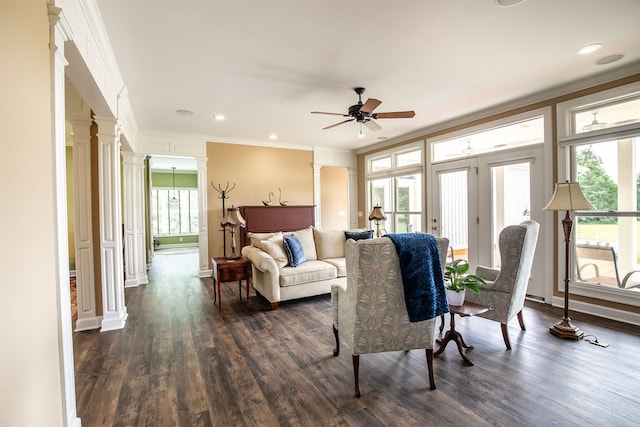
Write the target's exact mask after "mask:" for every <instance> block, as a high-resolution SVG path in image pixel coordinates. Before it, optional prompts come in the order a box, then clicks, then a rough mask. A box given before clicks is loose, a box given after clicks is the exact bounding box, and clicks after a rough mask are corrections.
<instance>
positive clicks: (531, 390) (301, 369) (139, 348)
mask: <svg viewBox="0 0 640 427" xmlns="http://www.w3.org/2000/svg"><path fill="white" fill-rule="evenodd" d="M197 256H198V255H197V254H186V255H158V256H156V257H155V258H154V260H153V266H152V269H151V271H150V280H149V284H148V285H144V286H140V287H138V288H131V289H127V290H126V302H127V303H126V305H127V308H128V311H129V318H128V320H127V324H126V327H125V328H124V329H123V330H119V331H111V332H104V333H100V332H97V331H92V332H77V333H75V334H74V351H75V353H74V354H75V366H76V393H77V402H78V414H79V416H80V417H81V419H82V425H83V426H85V427H87V426H88V427H91V426H111V425H114V426H209V425H216V426H324V425H326V426H336V425H339V426H414V425H415V426H417V425H445V426H485V425H487V426H488V425H499V426H516V425H517V426H549V425H556V426H574V425H575V426H577V425H580V426H631V425H634V426H637V425H638V420H640V392H639V390H640V369H639V366H640V362H639V361H638V358H639V357H638V352H639V350H640V340H639V339H638V336H639V335H640V331H639V330H638V328H636V327H632V326H629V325H624V324H620V323H615V322H609V321H604V320H602V319H598V318H594V317H591V316H586V315H581V314H577V313H576V314H574V315H573V317H572V319H573V320H574V322H575V323H576V324H578V325H579V326H580V328H581V329H583V330H584V332H585V334H586V335H587V337H586V338H587V339H591V338H592V335H595V336H597V338H598V340H599V341H601V342H606V343H608V344H609V347H608V348H601V347H598V346H595V345H592V344H589V343H588V342H587V340H582V341H579V342H576V341H566V340H561V339H559V338H556V337H554V336H552V335H551V334H549V333H548V331H547V328H548V326H549V325H550V324H552V323H554V322H555V321H557V320H559V319H560V317H561V310H558V309H550V308H548V307H547V306H543V305H541V304H536V303H527V308H526V309H525V313H524V320H525V323H526V325H527V331H526V332H520V330H519V327H518V322H517V321H516V320H515V319H514V320H513V322H512V324H511V325H510V327H509V331H510V335H511V344H512V346H513V350H512V351H509V352H507V351H505V349H504V343H503V341H502V335H501V332H500V325H499V324H498V323H495V322H492V321H489V320H485V319H482V318H464V319H457V321H456V329H457V330H459V331H460V332H461V333H462V335H463V337H464V338H465V340H466V341H467V343H468V344H471V345H474V346H475V350H473V351H469V352H468V356H469V358H470V359H471V360H472V361H473V362H474V363H475V366H471V367H467V366H463V364H462V359H461V358H460V356H459V354H458V352H457V350H456V348H455V346H452V345H451V344H449V346H448V347H447V349H446V350H445V352H444V353H443V354H442V355H441V356H440V357H439V358H436V359H435V360H434V370H435V378H436V385H437V390H434V391H430V390H429V382H428V376H427V367H426V360H425V353H424V351H411V352H408V353H406V354H405V353H404V352H389V353H381V354H371V355H363V356H361V358H360V389H361V391H362V397H361V398H360V399H356V398H354V397H353V376H352V367H351V357H350V351H349V349H348V348H347V347H345V346H343V347H342V348H341V354H340V356H338V357H335V358H334V357H333V356H332V350H333V347H334V344H335V341H334V338H333V334H332V330H331V304H330V297H329V296H328V295H327V296H321V297H316V298H310V299H304V300H299V301H294V302H288V303H282V304H280V308H279V309H278V310H276V311H271V310H270V306H269V304H268V303H267V302H266V301H265V300H263V299H262V298H261V297H258V296H255V295H253V296H252V297H251V304H252V305H251V308H249V309H247V308H246V306H245V305H244V302H243V303H242V304H241V303H240V302H239V300H238V286H237V284H232V283H228V284H223V299H222V303H223V311H222V315H220V314H218V309H217V307H215V306H214V305H213V289H212V283H211V279H206V280H205V279H199V278H198V277H197V273H196V271H197V263H198V259H197ZM447 319H448V316H447ZM447 326H448V325H447Z"/></svg>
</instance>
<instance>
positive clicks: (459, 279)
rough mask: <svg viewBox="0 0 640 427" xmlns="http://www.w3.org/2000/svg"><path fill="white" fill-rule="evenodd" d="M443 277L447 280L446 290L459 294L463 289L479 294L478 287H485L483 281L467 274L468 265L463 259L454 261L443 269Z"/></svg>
mask: <svg viewBox="0 0 640 427" xmlns="http://www.w3.org/2000/svg"><path fill="white" fill-rule="evenodd" d="M445 270H446V271H445V273H444V277H445V279H447V281H448V282H446V287H447V289H450V290H452V291H455V292H461V291H462V290H463V289H464V288H467V289H469V290H471V291H472V292H475V293H478V292H480V288H479V287H478V285H485V284H486V283H485V281H484V280H483V279H482V278H481V277H478V276H476V275H475V274H467V271H469V263H468V262H467V261H466V260H464V259H456V260H454V261H453V262H451V264H449V265H447V266H446V267H445Z"/></svg>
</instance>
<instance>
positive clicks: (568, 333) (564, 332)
mask: <svg viewBox="0 0 640 427" xmlns="http://www.w3.org/2000/svg"><path fill="white" fill-rule="evenodd" d="M549 333H551V334H553V335H555V336H557V337H558V338H569V339H573V340H576V341H578V340H580V339H582V337H583V336H584V332H582V330H580V328H578V327H577V326H573V325H572V324H571V319H569V318H568V317H564V318H563V319H562V320H561V321H560V322H558V323H555V324H554V325H552V326H550V327H549Z"/></svg>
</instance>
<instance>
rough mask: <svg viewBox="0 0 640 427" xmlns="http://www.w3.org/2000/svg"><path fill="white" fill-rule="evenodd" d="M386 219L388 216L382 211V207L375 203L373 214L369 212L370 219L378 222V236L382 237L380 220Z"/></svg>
mask: <svg viewBox="0 0 640 427" xmlns="http://www.w3.org/2000/svg"><path fill="white" fill-rule="evenodd" d="M386 219H387V217H386V216H384V214H383V213H382V207H381V206H378V205H375V206H374V207H373V210H372V211H371V214H369V221H375V222H376V237H380V221H385V220H386Z"/></svg>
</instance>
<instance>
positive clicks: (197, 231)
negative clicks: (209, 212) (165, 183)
mask: <svg viewBox="0 0 640 427" xmlns="http://www.w3.org/2000/svg"><path fill="white" fill-rule="evenodd" d="M185 190H186V191H189V195H190V196H191V193H192V192H195V194H196V200H197V201H198V205H199V204H200V203H199V201H200V200H199V190H198V188H197V187H176V188H175V191H176V192H178V193H179V192H180V191H185ZM158 191H168V192H169V193H171V192H172V191H174V188H173V187H152V188H151V198H152V199H153V198H154V197H153V194H154V192H155V193H156V202H154V201H151V203H150V206H149V210H150V213H151V222H150V224H151V234H152V235H153V236H157V237H184V236H199V234H200V233H199V224H198V225H196V226H195V227H189V228H190V229H192V228H195V229H196V230H195V231H189V232H187V233H182V232H180V233H160V232H158V233H156V229H155V228H156V227H154V226H153V223H154V217H157V215H158V212H157V211H156V212H154V209H153V206H154V203H157V192H158ZM179 200H180V199H179ZM187 202H188V203H189V213H190V214H191V213H193V209H192V207H191V202H190V197H189V198H188V200H187ZM181 203H182V201H181V200H180V202H179V204H178V206H180V204H181ZM195 213H196V218H197V220H198V222H199V206H197V207H196V209H195ZM178 216H179V222H180V224H179V225H180V227H179V228H180V229H182V212H181V211H180V208H178ZM190 218H191V215H189V218H188V219H189V221H190ZM156 221H157V220H156ZM157 225H158V226H159V224H157ZM158 231H159V230H158Z"/></svg>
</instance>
